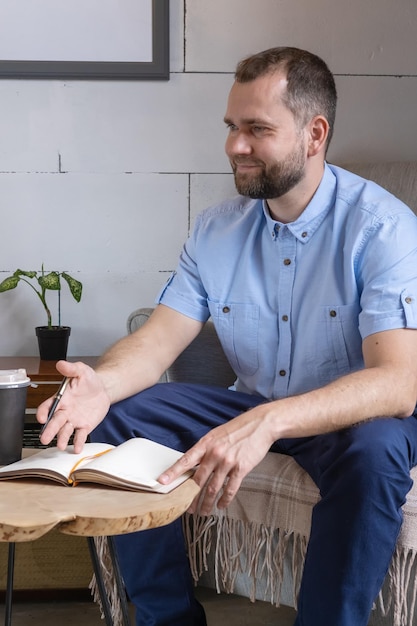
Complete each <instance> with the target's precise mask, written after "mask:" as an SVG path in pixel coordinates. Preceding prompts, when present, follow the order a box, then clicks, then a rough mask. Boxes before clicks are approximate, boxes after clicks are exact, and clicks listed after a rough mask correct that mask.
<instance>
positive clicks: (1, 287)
mask: <svg viewBox="0 0 417 626" xmlns="http://www.w3.org/2000/svg"><path fill="white" fill-rule="evenodd" d="M19 280H20V278H19V276H8V277H7V278H5V279H4V280H3V281H2V282H1V283H0V293H2V292H3V291H9V289H14V288H15V287H17V285H18V283H19Z"/></svg>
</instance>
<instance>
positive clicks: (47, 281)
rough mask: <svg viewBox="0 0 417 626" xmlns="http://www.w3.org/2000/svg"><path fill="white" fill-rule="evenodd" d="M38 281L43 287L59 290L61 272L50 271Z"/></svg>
mask: <svg viewBox="0 0 417 626" xmlns="http://www.w3.org/2000/svg"><path fill="white" fill-rule="evenodd" d="M38 283H39V284H40V286H41V287H42V289H54V290H55V291H59V290H60V289H61V281H60V280H59V274H58V273H57V272H50V273H49V274H45V275H43V276H39V278H38Z"/></svg>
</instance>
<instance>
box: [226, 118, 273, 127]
mask: <svg viewBox="0 0 417 626" xmlns="http://www.w3.org/2000/svg"><path fill="white" fill-rule="evenodd" d="M224 123H225V124H234V122H233V120H232V119H230V118H228V117H225V118H224ZM241 123H242V124H248V125H251V124H261V125H262V126H268V125H270V124H269V123H268V121H267V120H264V119H262V118H260V117H248V118H246V119H245V118H244V119H243V120H241Z"/></svg>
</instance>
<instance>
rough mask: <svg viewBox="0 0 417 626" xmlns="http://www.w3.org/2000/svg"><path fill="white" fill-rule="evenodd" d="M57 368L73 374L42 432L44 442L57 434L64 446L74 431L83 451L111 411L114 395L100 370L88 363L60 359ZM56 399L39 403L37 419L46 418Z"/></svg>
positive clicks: (64, 373) (70, 375) (59, 443)
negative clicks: (90, 437) (111, 398)
mask: <svg viewBox="0 0 417 626" xmlns="http://www.w3.org/2000/svg"><path fill="white" fill-rule="evenodd" d="M56 369H57V370H58V372H59V373H60V374H62V375H63V376H67V377H68V378H70V382H69V385H68V386H67V388H66V390H65V393H64V395H63V396H62V398H61V400H60V402H59V404H58V407H57V409H56V411H55V413H54V415H53V417H52V419H51V421H50V422H49V424H48V425H47V426H46V428H45V430H44V432H43V434H42V436H41V443H42V444H44V445H48V444H49V443H50V442H51V441H52V439H53V438H54V437H55V436H57V446H58V448H60V449H61V450H64V449H65V448H66V447H67V445H68V441H69V439H70V437H71V435H72V434H74V448H75V452H76V453H79V452H81V451H82V448H83V446H84V443H85V442H86V440H87V436H88V435H89V433H90V432H91V431H92V430H94V428H95V427H96V426H97V425H98V424H99V423H100V422H101V421H102V420H103V419H104V417H105V416H106V415H107V412H108V410H109V407H110V399H109V396H108V394H107V392H106V389H105V387H104V384H103V382H102V381H101V379H100V377H99V376H98V374H96V372H95V371H94V370H93V369H92V368H91V367H89V366H88V365H86V364H85V363H81V362H78V363H70V362H69V361H58V363H57V365H56ZM52 402H53V398H49V399H48V400H45V402H42V404H41V405H40V406H39V407H38V411H37V414H36V419H37V420H38V422H40V423H41V424H44V423H45V422H46V419H47V416H48V411H49V408H50V406H51V404H52Z"/></svg>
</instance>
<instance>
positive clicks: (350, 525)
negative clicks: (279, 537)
mask: <svg viewBox="0 0 417 626" xmlns="http://www.w3.org/2000/svg"><path fill="white" fill-rule="evenodd" d="M264 401H265V399H264V398H261V397H258V396H251V395H247V394H242V393H238V392H233V391H229V390H227V389H220V388H217V387H208V386H203V385H187V384H179V383H165V384H162V385H156V386H155V387H152V388H150V389H148V390H146V391H144V392H142V393H140V394H138V395H136V396H133V397H132V398H128V399H127V400H124V401H122V402H119V403H117V404H115V405H113V406H112V407H111V409H110V411H109V414H108V415H107V417H106V419H105V420H104V421H103V422H102V423H101V424H100V425H99V426H98V427H97V428H96V429H95V431H94V432H93V433H92V437H91V438H92V440H93V441H105V442H108V443H112V444H116V445H117V444H119V443H121V442H122V441H125V440H126V439H128V438H130V437H139V436H141V437H147V438H149V439H153V440H154V441H158V442H159V443H163V444H165V445H168V446H171V447H173V448H176V449H178V450H183V451H185V450H186V449H188V448H189V447H191V446H192V445H193V444H194V443H195V442H196V441H197V440H198V439H200V438H201V437H202V436H203V435H204V434H205V433H206V432H208V431H209V430H210V429H212V428H214V427H216V426H218V425H220V424H222V423H224V422H225V421H228V420H230V419H232V418H233V417H235V416H236V415H239V414H240V413H242V412H243V411H245V410H247V409H249V408H251V407H254V406H256V405H258V404H260V403H261V402H264ZM273 450H274V451H276V452H281V453H284V454H289V455H291V456H293V457H294V458H295V459H296V461H297V462H298V463H299V464H300V465H301V466H302V467H303V468H304V469H305V470H306V471H307V472H308V473H309V474H310V476H311V477H312V478H313V480H314V481H315V483H316V484H317V485H318V487H319V488H320V493H321V496H322V498H321V500H320V502H319V503H318V504H317V505H316V507H315V508H314V512H313V518H312V527H311V535H310V540H309V545H308V550H307V557H306V561H305V566H304V573H303V580H302V586H301V592H300V598H299V605H298V615H297V619H296V626H324V625H325V626H366V624H367V623H368V618H369V614H370V611H371V608H372V604H373V601H374V599H375V597H376V596H377V594H378V591H379V589H380V587H381V585H382V582H383V579H384V577H385V574H386V572H387V569H388V566H389V563H390V560H391V557H392V553H393V550H394V548H395V543H396V540H397V536H398V533H399V530H400V527H401V522H402V516H401V506H402V505H403V503H404V501H405V497H406V494H407V493H408V491H409V490H410V488H411V485H412V481H411V479H410V475H409V471H410V469H411V467H413V466H414V465H416V464H417V419H416V418H415V417H413V416H412V417H409V418H407V419H395V418H386V419H377V420H374V421H370V422H365V423H363V424H361V425H359V426H354V427H352V428H347V429H343V430H340V431H338V432H335V433H330V434H326V435H319V436H316V437H306V438H299V439H283V440H280V441H278V442H276V443H275V444H274V446H273ZM116 549H117V552H118V557H119V560H120V567H121V570H122V574H123V577H124V580H125V584H126V588H127V591H128V594H129V597H130V599H131V601H132V602H133V603H134V604H135V606H136V623H137V626H204V624H205V617H204V612H203V610H202V608H201V606H200V605H199V604H198V603H197V602H196V600H195V599H194V594H193V582H192V580H191V575H190V570H189V567H188V561H187V556H186V551H185V545H184V538H183V535H182V529H181V521H180V520H177V521H176V522H174V523H173V524H170V525H169V526H165V527H163V528H158V529H153V530H149V531H145V532H139V533H135V534H131V535H123V536H120V537H117V538H116Z"/></svg>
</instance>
